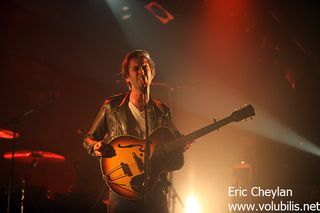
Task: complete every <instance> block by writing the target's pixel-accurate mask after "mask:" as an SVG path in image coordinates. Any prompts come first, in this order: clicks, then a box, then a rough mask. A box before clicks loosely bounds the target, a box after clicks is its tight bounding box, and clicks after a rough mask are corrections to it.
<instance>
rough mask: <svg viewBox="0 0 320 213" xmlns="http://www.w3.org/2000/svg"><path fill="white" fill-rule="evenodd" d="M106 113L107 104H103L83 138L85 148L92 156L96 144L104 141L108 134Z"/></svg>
mask: <svg viewBox="0 0 320 213" xmlns="http://www.w3.org/2000/svg"><path fill="white" fill-rule="evenodd" d="M106 113H107V110H106V104H103V105H102V107H101V108H100V111H99V113H98V115H97V116H96V118H95V120H94V122H93V124H92V126H91V128H90V130H89V132H88V133H87V134H86V135H85V137H84V140H83V145H84V148H85V149H86V150H87V151H88V153H89V154H90V155H92V156H93V152H94V151H93V146H94V144H96V143H98V142H99V141H102V140H103V139H104V138H105V137H106V135H107V134H108V126H107V119H106Z"/></svg>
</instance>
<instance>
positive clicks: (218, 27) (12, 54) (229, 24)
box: [0, 0, 320, 212]
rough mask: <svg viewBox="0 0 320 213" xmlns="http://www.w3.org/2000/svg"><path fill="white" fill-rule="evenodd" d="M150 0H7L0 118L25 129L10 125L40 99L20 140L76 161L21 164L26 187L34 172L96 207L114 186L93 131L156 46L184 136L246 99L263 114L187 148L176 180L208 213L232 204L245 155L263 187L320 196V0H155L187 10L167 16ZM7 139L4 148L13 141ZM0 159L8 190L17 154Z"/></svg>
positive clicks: (162, 91)
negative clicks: (135, 66) (127, 69)
mask: <svg viewBox="0 0 320 213" xmlns="http://www.w3.org/2000/svg"><path fill="white" fill-rule="evenodd" d="M150 2H151V1H133V0H131V1H124V0H119V1H112V0H110V1H103V0H90V1H89V0H77V1H75V0H70V1H62V0H54V1H53V0H47V1H40V0H29V1H20V0H11V1H1V3H0V7H1V9H0V14H1V19H0V20H1V21H0V23H1V43H0V45H1V52H0V54H1V60H0V66H1V67H0V71H1V75H0V76H1V84H0V100H1V105H0V128H3V129H10V130H12V128H13V127H12V126H10V125H9V126H8V125H7V124H6V123H7V121H10V120H11V119H13V118H15V117H16V116H18V115H20V114H21V113H23V112H25V111H27V110H29V109H31V108H33V107H36V106H39V105H41V106H42V107H40V108H39V109H37V110H36V111H34V112H33V113H32V114H30V115H29V116H27V117H24V118H23V119H21V120H20V122H19V123H18V125H17V130H18V132H19V133H20V135H21V137H20V138H19V139H18V140H17V141H16V142H15V148H16V149H17V150H44V151H48V152H53V153H57V154H60V155H63V156H65V157H66V162H65V163H64V164H59V165H45V166H44V167H43V168H42V167H41V168H40V167H39V168H33V169H31V168H29V169H28V167H29V166H30V165H20V164H18V165H17V167H16V183H17V185H18V186H19V184H20V182H21V177H22V176H23V175H24V173H25V171H29V173H28V174H29V175H30V185H34V186H41V187H43V186H44V187H45V188H46V189H49V190H50V191H52V192H53V194H55V195H56V197H59V196H60V197H64V199H65V200H63V198H60V199H61V200H62V201H61V203H63V202H64V204H61V203H60V204H59V205H58V204H55V205H56V206H59V208H60V207H61V206H64V205H67V204H66V203H67V202H66V200H68V202H69V204H70V203H77V205H78V204H79V203H81V204H82V205H83V208H82V209H81V211H83V212H89V211H90V210H89V209H90V208H91V207H92V206H93V203H94V201H95V199H96V197H97V196H98V194H99V191H100V189H101V187H102V185H103V182H102V181H101V180H100V179H101V178H100V171H99V165H98V163H97V161H96V159H94V158H92V157H90V156H89V155H87V153H86V152H85V150H84V149H83V146H82V139H83V137H84V134H85V133H86V131H88V129H89V128H90V125H91V123H92V121H93V119H94V116H95V115H96V113H97V111H98V109H99V107H100V105H101V104H102V103H103V101H104V99H105V98H106V97H108V96H110V95H113V94H116V93H118V92H121V91H123V90H125V89H126V87H125V85H124V83H123V81H122V79H121V76H120V75H119V74H118V73H119V71H120V64H121V61H122V59H123V57H124V56H125V54H126V53H127V52H128V51H131V50H134V49H147V50H148V51H149V52H150V53H151V56H152V57H153V59H154V60H155V62H156V65H157V66H156V69H157V75H156V79H155V80H154V82H156V84H154V85H153V86H152V88H153V96H154V97H156V98H160V99H161V100H163V101H164V102H166V103H168V104H169V105H170V106H171V109H172V114H173V117H174V120H175V123H176V125H177V127H178V128H179V129H180V130H181V131H182V132H183V133H189V132H191V131H193V130H195V129H197V128H199V127H202V126H204V125H206V124H208V123H210V122H212V120H213V118H216V119H220V118H223V117H225V116H227V115H229V113H231V112H232V111H233V110H234V109H235V108H237V107H239V106H242V105H243V104H246V103H252V104H253V105H254V106H255V109H256V113H257V115H256V117H255V119H253V120H249V121H248V122H247V123H243V124H240V125H238V124H235V125H232V126H231V127H226V128H225V129H221V130H219V132H218V133H211V134H210V135H207V136H205V137H203V138H201V139H199V140H198V142H199V143H198V144H195V145H193V147H192V148H191V149H190V150H189V151H188V152H187V153H186V155H185V161H186V162H185V167H184V168H183V169H182V170H181V171H179V172H177V173H175V175H174V180H173V182H174V184H175V186H176V188H177V189H178V190H177V191H179V192H180V193H181V197H182V198H183V199H185V198H186V197H187V196H188V194H189V193H190V192H191V191H192V192H193V193H195V194H197V195H198V197H199V200H200V202H202V205H203V208H202V209H203V212H213V211H214V212H225V210H226V203H227V202H228V199H230V198H228V196H227V195H226V188H227V187H228V186H230V185H231V182H232V174H233V173H232V171H233V168H234V165H237V164H239V162H240V161H246V162H247V163H249V164H250V165H251V166H252V168H253V171H252V184H253V185H261V186H266V187H271V188H273V187H275V186H281V187H289V188H293V189H294V198H292V199H294V200H297V201H298V202H313V201H315V200H316V201H319V200H320V196H319V190H320V189H319V186H320V169H319V163H320V160H319V156H320V149H319V148H318V147H320V131H319V124H318V120H319V118H320V110H319V108H320V101H319V98H320V97H319V89H320V86H319V85H320V84H319V82H320V78H319V75H320V70H319V62H320V58H319V52H320V46H319V42H318V39H319V37H320V35H319V30H318V28H319V27H318V26H319V23H318V22H319V21H318V20H319V13H318V10H319V7H318V6H317V1H307V2H302V1H289V0H287V1H285V0H282V1H250V0H243V1H228V2H227V1H226V2H224V1H220V0H216V1H214V0H207V1H200V0H187V1H180V0H172V1H165V0H163V1H160V0H158V1H155V2H157V3H159V4H160V5H162V7H163V8H165V9H166V10H167V11H168V12H170V13H171V14H172V15H173V16H174V20H172V21H170V22H169V23H167V24H162V23H161V22H160V21H159V20H158V19H157V18H156V17H155V16H153V15H152V14H151V13H150V12H149V11H147V10H146V9H145V7H144V6H145V5H147V4H149V3H150ZM123 6H127V7H128V8H129V10H123ZM158 13H159V14H160V15H162V16H164V14H163V13H161V11H158ZM125 14H130V15H131V17H130V18H129V19H122V18H121V17H122V16H123V15H125ZM48 100H49V101H48ZM0 140H1V141H0V142H1V143H0V154H1V155H3V154H4V153H5V152H9V151H10V147H11V143H12V141H10V140H5V139H0ZM310 144H313V145H315V146H310ZM0 165H1V176H0V179H1V185H2V188H4V189H5V188H6V184H7V181H8V178H9V168H10V161H8V160H5V159H4V158H1V159H0ZM40 179H42V180H40ZM3 191H5V190H3ZM70 194H72V195H70ZM57 195H59V196H57ZM221 195H222V196H221ZM2 198H3V199H2V200H5V195H3V196H2ZM210 199H211V200H210ZM79 200H82V202H78V201H79ZM84 201H85V202H84ZM69 204H68V205H69ZM1 206H3V205H2V204H1ZM70 206H71V207H70ZM74 206H75V205H74V204H70V205H69V206H68V207H65V206H64V208H63V207H61V209H68V208H74ZM78 206H79V205H78ZM80 206H81V205H80ZM99 206H100V207H98V208H97V211H98V210H99V209H103V207H101V205H100V204H99ZM57 208H58V207H57ZM176 208H177V209H179V207H178V204H177V207H176ZM1 210H2V209H1ZM180 211H182V210H180ZM60 212H63V210H60ZM177 212H179V210H177Z"/></svg>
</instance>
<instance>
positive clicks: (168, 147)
mask: <svg viewBox="0 0 320 213" xmlns="http://www.w3.org/2000/svg"><path fill="white" fill-rule="evenodd" d="M231 122H233V120H232V119H231V117H230V116H229V117H226V118H224V119H221V120H219V121H215V122H214V123H213V124H209V125H208V126H205V127H203V128H201V129H198V130H196V131H194V132H192V133H189V134H187V135H185V136H183V137H181V138H178V139H176V140H175V141H173V142H169V143H166V144H164V145H163V149H164V152H165V153H170V152H174V151H176V150H179V149H182V148H183V147H185V145H186V144H187V143H189V142H191V141H193V140H195V139H197V138H200V137H202V136H204V135H206V134H208V133H210V132H212V131H214V130H217V129H219V128H220V127H223V126H225V125H227V124H229V123H231Z"/></svg>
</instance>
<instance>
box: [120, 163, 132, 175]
mask: <svg viewBox="0 0 320 213" xmlns="http://www.w3.org/2000/svg"><path fill="white" fill-rule="evenodd" d="M120 166H121V169H122V170H123V172H124V174H126V175H127V176H129V177H131V176H132V172H131V170H130V168H129V166H128V164H126V163H123V162H121V163H120Z"/></svg>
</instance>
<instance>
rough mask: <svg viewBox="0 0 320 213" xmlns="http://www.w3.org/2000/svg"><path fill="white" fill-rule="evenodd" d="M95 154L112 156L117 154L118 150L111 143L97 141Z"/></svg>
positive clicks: (94, 148) (97, 155) (94, 147)
mask: <svg viewBox="0 0 320 213" xmlns="http://www.w3.org/2000/svg"><path fill="white" fill-rule="evenodd" d="M93 151H94V156H96V157H105V158H111V157H113V156H115V155H116V151H115V150H114V148H113V147H112V146H111V145H110V144H105V143H103V142H97V143H96V144H95V145H94V146H93Z"/></svg>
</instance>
